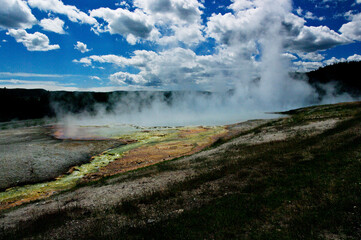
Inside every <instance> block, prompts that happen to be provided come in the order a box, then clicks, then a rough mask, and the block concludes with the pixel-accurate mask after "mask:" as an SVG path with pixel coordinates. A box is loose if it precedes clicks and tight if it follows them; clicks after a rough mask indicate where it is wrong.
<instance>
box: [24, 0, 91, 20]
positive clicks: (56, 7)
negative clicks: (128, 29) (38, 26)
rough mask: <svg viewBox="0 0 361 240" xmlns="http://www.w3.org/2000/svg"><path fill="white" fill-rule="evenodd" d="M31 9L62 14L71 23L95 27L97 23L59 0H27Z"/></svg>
mask: <svg viewBox="0 0 361 240" xmlns="http://www.w3.org/2000/svg"><path fill="white" fill-rule="evenodd" d="M28 4H29V5H30V7H32V8H38V9H40V10H42V11H46V12H53V13H58V14H63V15H65V16H67V17H68V18H69V20H70V21H72V22H78V23H86V24H90V25H96V24H97V21H96V19H94V18H93V17H91V16H89V15H88V14H86V13H84V12H82V11H80V10H79V9H78V8H77V7H75V6H71V5H65V4H64V3H63V2H62V1H61V0H46V1H44V0H28Z"/></svg>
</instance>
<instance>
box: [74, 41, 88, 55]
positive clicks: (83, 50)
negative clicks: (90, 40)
mask: <svg viewBox="0 0 361 240" xmlns="http://www.w3.org/2000/svg"><path fill="white" fill-rule="evenodd" d="M74 49H76V50H79V51H80V52H81V53H86V52H89V51H91V49H88V46H87V45H86V44H85V43H82V42H79V41H77V42H76V45H74Z"/></svg>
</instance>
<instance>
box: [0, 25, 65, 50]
mask: <svg viewBox="0 0 361 240" xmlns="http://www.w3.org/2000/svg"><path fill="white" fill-rule="evenodd" d="M7 34H8V35H10V36H12V37H14V38H15V40H16V41H17V42H18V43H22V44H23V45H24V46H25V47H26V49H27V50H28V51H50V50H55V49H59V48H60V46H59V45H58V44H55V45H50V44H49V38H48V37H47V36H46V35H45V34H43V33H40V32H35V33H33V34H32V33H27V32H26V31H25V30H23V29H19V30H15V29H9V30H8V32H7Z"/></svg>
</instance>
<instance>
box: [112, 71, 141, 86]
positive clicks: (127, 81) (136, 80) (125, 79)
mask: <svg viewBox="0 0 361 240" xmlns="http://www.w3.org/2000/svg"><path fill="white" fill-rule="evenodd" d="M109 79H110V82H111V83H113V84H116V85H124V86H128V85H145V83H146V80H145V79H144V78H143V77H142V76H141V75H137V74H131V73H127V72H117V73H114V74H112V75H110V76H109Z"/></svg>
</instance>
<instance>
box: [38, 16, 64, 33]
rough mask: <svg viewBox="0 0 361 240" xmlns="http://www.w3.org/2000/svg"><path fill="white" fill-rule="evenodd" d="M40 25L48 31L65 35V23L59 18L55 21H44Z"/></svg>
mask: <svg viewBox="0 0 361 240" xmlns="http://www.w3.org/2000/svg"><path fill="white" fill-rule="evenodd" d="M39 25H40V26H41V27H42V28H43V29H44V30H46V31H50V32H55V33H59V34H65V31H64V21H63V20H61V19H59V18H54V19H50V18H48V19H42V20H41V21H40V23H39Z"/></svg>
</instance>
